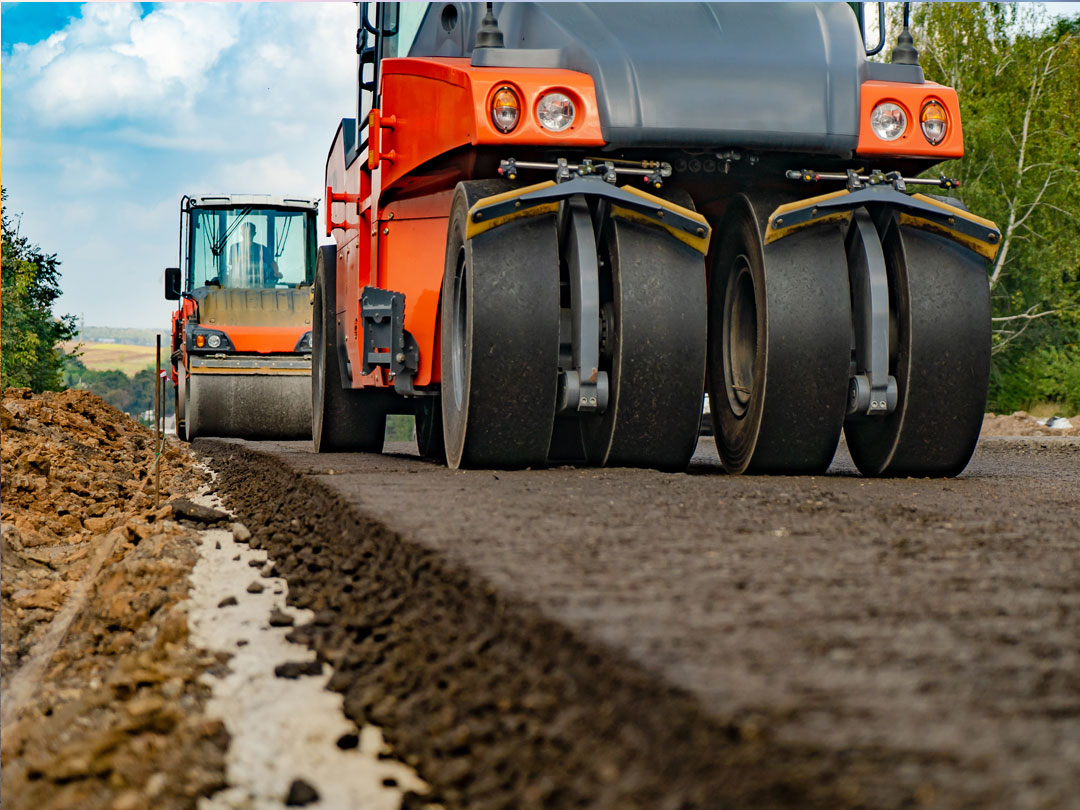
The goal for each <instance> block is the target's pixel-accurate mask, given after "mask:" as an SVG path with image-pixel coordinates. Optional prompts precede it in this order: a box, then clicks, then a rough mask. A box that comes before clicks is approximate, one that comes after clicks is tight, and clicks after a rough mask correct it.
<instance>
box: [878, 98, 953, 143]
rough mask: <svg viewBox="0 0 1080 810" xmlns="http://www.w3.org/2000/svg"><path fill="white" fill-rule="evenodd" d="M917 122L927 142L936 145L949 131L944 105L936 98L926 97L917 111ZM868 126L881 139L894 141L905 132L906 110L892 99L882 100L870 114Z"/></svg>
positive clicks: (906, 123) (906, 127) (906, 126)
mask: <svg viewBox="0 0 1080 810" xmlns="http://www.w3.org/2000/svg"><path fill="white" fill-rule="evenodd" d="M919 124H920V127H921V129H922V134H923V137H924V138H926V141H927V143H929V144H930V145H931V146H937V145H938V144H939V143H941V142H942V141H943V140H945V135H946V133H947V132H948V131H949V119H948V116H947V115H946V113H945V105H944V104H942V103H941V102H940V101H938V100H936V99H928V100H927V101H926V102H924V103H923V106H922V110H921V112H920V113H919ZM870 128H871V129H872V130H873V131H874V134H875V135H877V136H878V137H879V138H881V140H883V141H895V140H897V139H898V138H900V137H902V136H903V135H904V133H905V132H907V129H908V114H907V111H905V110H904V108H903V107H901V106H900V105H899V104H897V103H896V102H894V101H885V102H882V103H881V104H878V105H877V106H876V107H874V111H873V112H872V113H871V114H870Z"/></svg>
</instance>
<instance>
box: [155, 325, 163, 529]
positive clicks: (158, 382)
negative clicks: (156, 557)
mask: <svg viewBox="0 0 1080 810" xmlns="http://www.w3.org/2000/svg"><path fill="white" fill-rule="evenodd" d="M161 405H162V401H161V334H160V333H159V334H158V335H157V372H156V373H155V374H154V509H157V508H158V505H159V501H160V500H161V439H162V435H161V411H162V407H161Z"/></svg>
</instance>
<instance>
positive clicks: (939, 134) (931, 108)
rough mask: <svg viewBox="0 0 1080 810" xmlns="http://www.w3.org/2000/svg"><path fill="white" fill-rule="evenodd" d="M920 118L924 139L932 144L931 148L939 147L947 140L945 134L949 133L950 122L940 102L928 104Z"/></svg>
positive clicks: (929, 102) (931, 101)
mask: <svg viewBox="0 0 1080 810" xmlns="http://www.w3.org/2000/svg"><path fill="white" fill-rule="evenodd" d="M919 118H920V119H921V123H922V134H923V137H925V138H926V140H928V141H929V142H930V145H931V146H937V145H938V144H939V143H941V142H942V141H943V140H945V133H946V132H948V131H949V120H948V118H946V116H945V106H944V105H943V104H942V103H941V102H940V101H933V100H930V101H928V102H926V103H925V104H924V105H923V108H922V114H921V115H920V116H919Z"/></svg>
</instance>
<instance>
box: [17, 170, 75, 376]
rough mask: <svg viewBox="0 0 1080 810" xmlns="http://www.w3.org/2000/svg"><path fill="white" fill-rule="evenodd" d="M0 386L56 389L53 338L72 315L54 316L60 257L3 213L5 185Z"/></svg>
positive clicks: (66, 328)
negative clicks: (24, 233)
mask: <svg viewBox="0 0 1080 810" xmlns="http://www.w3.org/2000/svg"><path fill="white" fill-rule="evenodd" d="M0 224H2V229H3V255H2V257H0V273H2V278H0V386H3V387H5V388H6V387H8V386H18V387H22V388H30V389H32V390H34V391H35V392H40V391H46V390H54V391H55V390H58V389H59V388H60V387H61V386H62V384H63V381H62V374H61V373H62V369H63V358H62V356H61V355H60V353H59V351H58V349H57V344H58V343H60V342H61V341H64V340H69V339H71V338H72V337H74V335H75V332H76V327H75V317H74V316H73V315H65V316H64V317H62V318H57V317H56V316H54V315H53V313H52V305H53V302H54V301H55V300H56V299H57V298H58V297H59V296H60V262H59V260H58V259H57V258H56V255H55V254H45V253H44V252H42V250H41V248H39V247H37V246H36V245H31V244H30V242H29V240H28V239H27V238H26V237H25V236H21V235H20V234H19V229H18V224H17V222H13V221H12V218H11V217H9V216H8V208H7V191H6V190H3V189H0Z"/></svg>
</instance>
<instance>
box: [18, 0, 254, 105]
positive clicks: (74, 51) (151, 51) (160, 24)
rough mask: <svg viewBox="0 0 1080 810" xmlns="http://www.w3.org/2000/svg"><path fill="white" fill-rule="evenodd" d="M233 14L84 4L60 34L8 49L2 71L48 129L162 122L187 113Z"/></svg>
mask: <svg viewBox="0 0 1080 810" xmlns="http://www.w3.org/2000/svg"><path fill="white" fill-rule="evenodd" d="M240 12H241V9H240V8H238V7H237V6H234V5H231V4H227V3H226V4H221V3H209V4H205V5H204V4H198V6H195V5H194V4H176V5H166V6H164V7H162V8H159V9H157V10H155V11H153V12H152V13H150V14H148V15H147V16H146V17H140V11H139V7H138V6H137V5H133V4H128V3H88V4H86V5H84V6H83V7H82V16H81V17H80V18H78V19H75V20H73V21H72V22H71V23H70V24H69V25H68V27H67V28H66V29H64V30H63V31H60V32H56V33H54V34H53V35H52V36H50V37H49V38H48V39H47V40H45V41H44V42H41V43H37V44H35V45H33V46H31V47H30V48H28V49H26V50H25V51H23V50H21V49H19V50H16V49H13V50H12V54H11V57H10V65H9V69H10V70H12V71H14V73H15V75H16V77H18V78H19V79H20V80H21V81H20V82H19V84H20V85H21V87H20V89H22V90H24V91H26V99H27V101H28V104H29V106H30V107H31V108H32V109H33V111H34V112H35V113H36V114H38V115H40V116H42V117H43V118H44V122H45V123H47V124H52V125H72V124H74V125H83V126H85V125H91V124H94V123H97V122H100V121H101V120H102V119H118V118H121V119H122V118H129V119H146V118H160V117H169V116H170V115H171V114H173V113H175V112H177V111H178V110H183V109H186V108H188V107H190V105H191V103H192V102H193V100H194V99H195V98H196V97H197V95H198V94H199V92H200V91H201V90H202V89H203V88H204V87H205V86H206V83H207V80H208V73H209V71H210V70H211V69H212V68H213V67H214V65H215V63H216V62H217V61H218V59H219V58H220V57H221V55H222V54H223V53H224V52H226V50H227V49H228V48H230V47H231V46H232V45H234V44H235V42H236V41H237V37H238V35H239V27H238V24H237V18H238V16H239V15H240ZM25 83H28V86H27V84H25Z"/></svg>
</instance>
